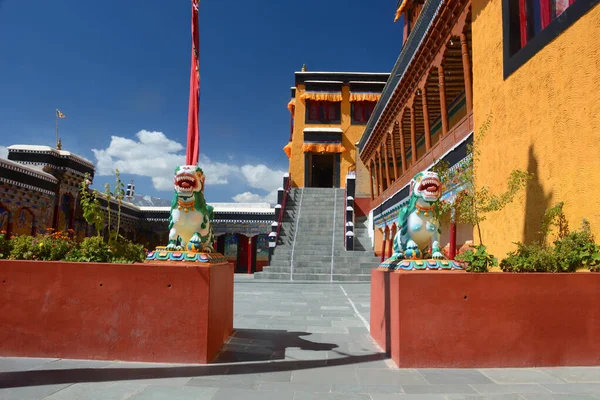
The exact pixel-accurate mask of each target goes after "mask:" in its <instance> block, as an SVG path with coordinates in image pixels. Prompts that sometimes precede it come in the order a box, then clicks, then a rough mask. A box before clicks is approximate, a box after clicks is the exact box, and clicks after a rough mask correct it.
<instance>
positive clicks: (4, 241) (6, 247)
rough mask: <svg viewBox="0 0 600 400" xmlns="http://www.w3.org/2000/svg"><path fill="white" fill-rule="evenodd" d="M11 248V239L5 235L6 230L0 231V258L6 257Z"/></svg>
mask: <svg viewBox="0 0 600 400" xmlns="http://www.w3.org/2000/svg"><path fill="white" fill-rule="evenodd" d="M11 248H12V245H11V241H10V239H9V238H8V236H7V235H6V232H4V231H2V232H0V260H1V259H3V258H8V256H9V255H10V250H11Z"/></svg>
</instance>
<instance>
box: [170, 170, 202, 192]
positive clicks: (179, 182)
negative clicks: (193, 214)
mask: <svg viewBox="0 0 600 400" xmlns="http://www.w3.org/2000/svg"><path fill="white" fill-rule="evenodd" d="M174 183H175V190H177V192H179V193H181V194H192V193H193V192H194V191H195V190H196V189H198V179H197V178H196V176H195V175H192V174H189V173H187V172H183V173H179V174H177V175H175V180H174Z"/></svg>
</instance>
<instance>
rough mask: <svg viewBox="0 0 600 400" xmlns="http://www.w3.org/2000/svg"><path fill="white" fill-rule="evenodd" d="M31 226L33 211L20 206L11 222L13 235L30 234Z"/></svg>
mask: <svg viewBox="0 0 600 400" xmlns="http://www.w3.org/2000/svg"><path fill="white" fill-rule="evenodd" d="M32 228H33V213H32V212H31V210H29V209H28V208H25V207H22V208H20V209H19V210H17V212H16V213H15V221H14V224H13V231H12V233H13V234H14V235H31V231H32Z"/></svg>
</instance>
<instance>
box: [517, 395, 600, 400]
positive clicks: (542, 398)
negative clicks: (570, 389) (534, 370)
mask: <svg viewBox="0 0 600 400" xmlns="http://www.w3.org/2000/svg"><path fill="white" fill-rule="evenodd" d="M522 397H523V398H524V399H525V400H596V399H598V397H595V396H594V395H591V394H523V395H522Z"/></svg>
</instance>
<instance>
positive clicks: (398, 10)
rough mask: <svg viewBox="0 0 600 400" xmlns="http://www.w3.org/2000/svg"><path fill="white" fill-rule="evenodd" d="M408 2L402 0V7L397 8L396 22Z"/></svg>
mask: <svg viewBox="0 0 600 400" xmlns="http://www.w3.org/2000/svg"><path fill="white" fill-rule="evenodd" d="M407 4H408V0H402V4H400V7H398V9H397V10H396V17H395V18H394V22H396V21H398V20H399V19H400V17H401V16H402V13H403V12H404V9H405V8H406V6H407Z"/></svg>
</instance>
